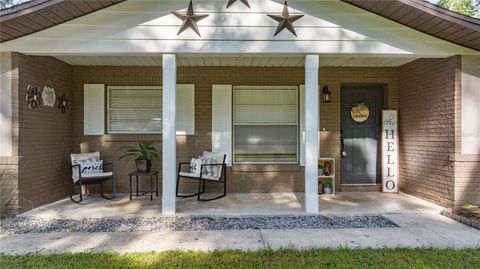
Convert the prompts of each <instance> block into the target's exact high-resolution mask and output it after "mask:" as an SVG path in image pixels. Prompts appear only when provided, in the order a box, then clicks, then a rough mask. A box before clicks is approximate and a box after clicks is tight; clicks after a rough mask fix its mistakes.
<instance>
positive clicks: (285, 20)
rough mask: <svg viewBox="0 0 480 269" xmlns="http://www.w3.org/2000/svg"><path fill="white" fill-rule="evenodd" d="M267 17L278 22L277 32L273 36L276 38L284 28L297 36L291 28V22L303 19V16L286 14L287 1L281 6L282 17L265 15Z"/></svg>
mask: <svg viewBox="0 0 480 269" xmlns="http://www.w3.org/2000/svg"><path fill="white" fill-rule="evenodd" d="M267 16H268V17H270V18H272V19H274V20H276V21H277V22H278V26H277V30H276V31H275V34H274V35H273V36H276V35H277V34H278V33H280V32H281V31H282V30H283V29H285V28H287V29H288V30H289V31H290V32H291V33H292V34H294V35H295V36H297V33H296V32H295V29H294V28H293V22H295V21H296V20H298V19H300V18H301V17H303V15H290V13H289V12H288V6H287V1H285V4H284V6H283V12H282V15H273V14H267Z"/></svg>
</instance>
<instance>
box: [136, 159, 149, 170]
mask: <svg viewBox="0 0 480 269" xmlns="http://www.w3.org/2000/svg"><path fill="white" fill-rule="evenodd" d="M135 166H136V167H137V171H138V172H143V173H148V172H150V170H151V169H152V163H151V162H150V160H140V159H137V160H135Z"/></svg>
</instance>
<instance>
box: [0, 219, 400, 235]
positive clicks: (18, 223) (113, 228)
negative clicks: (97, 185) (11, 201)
mask: <svg viewBox="0 0 480 269" xmlns="http://www.w3.org/2000/svg"><path fill="white" fill-rule="evenodd" d="M390 227H398V225H396V224H395V223H394V222H392V221H391V220H389V219H387V218H385V217H383V216H381V215H372V216H363V215H362V216H321V215H320V216H255V217H193V216H192V217H158V218H85V219H80V220H75V219H44V218H35V217H15V218H8V219H5V220H3V221H2V222H1V224H0V233H1V234H28V233H50V232H86V233H95V232H168V231H206V230H248V229H349V228H390Z"/></svg>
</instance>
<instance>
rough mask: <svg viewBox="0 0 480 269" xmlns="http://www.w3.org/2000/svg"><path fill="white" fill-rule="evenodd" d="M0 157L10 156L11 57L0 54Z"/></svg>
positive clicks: (6, 53) (7, 54)
mask: <svg viewBox="0 0 480 269" xmlns="http://www.w3.org/2000/svg"><path fill="white" fill-rule="evenodd" d="M0 126H1V128H0V141H1V143H0V156H12V151H13V150H12V55H11V53H8V52H2V53H1V54H0Z"/></svg>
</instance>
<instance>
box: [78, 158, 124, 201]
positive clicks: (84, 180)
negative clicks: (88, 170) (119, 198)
mask: <svg viewBox="0 0 480 269" xmlns="http://www.w3.org/2000/svg"><path fill="white" fill-rule="evenodd" d="M87 154H89V153H87ZM98 156H99V154H98ZM72 158H73V157H72ZM105 166H110V167H111V171H104V172H102V173H98V174H88V175H82V173H81V172H80V171H81V164H74V165H72V173H73V172H74V171H75V169H76V170H77V173H76V175H78V179H76V178H75V177H74V176H73V175H72V178H73V180H74V182H73V184H72V190H71V192H70V200H72V202H74V203H81V202H83V194H82V186H84V185H94V184H99V185H100V195H101V197H102V198H105V199H107V200H112V199H113V198H115V196H116V192H115V166H114V164H113V162H106V163H104V164H103V167H105ZM73 174H75V173H73ZM109 179H112V192H113V194H112V197H107V196H105V195H104V194H103V182H105V181H107V180H109ZM75 186H79V189H80V199H79V200H75V199H74V198H73V195H74V194H75Z"/></svg>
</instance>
